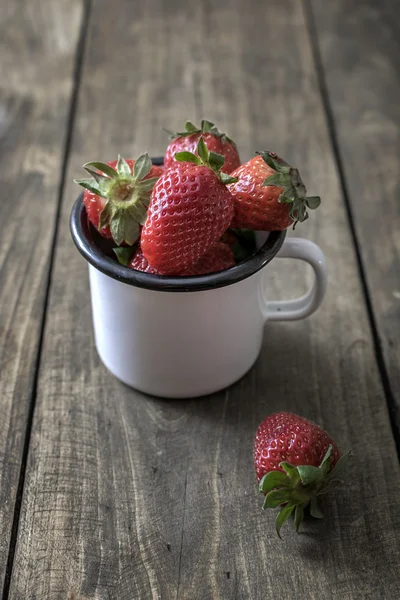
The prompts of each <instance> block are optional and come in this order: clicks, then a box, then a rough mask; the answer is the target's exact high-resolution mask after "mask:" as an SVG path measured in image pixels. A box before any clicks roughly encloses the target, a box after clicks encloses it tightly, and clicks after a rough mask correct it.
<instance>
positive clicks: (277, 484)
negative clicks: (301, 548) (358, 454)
mask: <svg viewBox="0 0 400 600" xmlns="http://www.w3.org/2000/svg"><path fill="white" fill-rule="evenodd" d="M351 455H352V453H351V451H349V452H347V453H346V454H343V456H341V457H340V459H339V460H338V462H337V463H336V465H335V466H334V468H333V469H331V466H332V445H330V446H329V448H328V450H327V452H326V454H325V456H324V458H323V460H322V462H321V464H320V465H319V467H313V466H310V465H303V466H298V467H295V466H293V465H291V464H289V463H287V462H281V463H280V465H279V466H280V467H281V469H283V471H270V472H269V473H267V474H266V475H264V477H263V478H262V479H261V481H260V486H259V489H260V492H262V493H263V494H266V496H265V500H264V505H263V509H264V510H265V509H266V508H277V507H278V506H280V507H281V510H280V511H279V513H278V516H277V518H276V522H275V525H276V532H277V534H278V536H279V537H281V535H280V530H281V527H282V525H283V524H284V523H285V522H286V521H287V520H288V519H289V517H290V516H291V515H292V514H293V513H294V525H295V528H296V531H297V532H299V528H300V525H301V523H302V521H303V517H304V510H305V508H307V507H308V508H309V510H310V514H311V516H312V517H314V518H316V519H321V518H322V517H323V514H322V511H321V507H320V496H321V495H323V494H326V493H327V492H329V491H330V490H331V489H332V488H334V487H335V486H336V485H337V484H338V483H341V476H342V474H343V472H344V471H345V469H346V467H347V463H348V461H349V459H350V458H351Z"/></svg>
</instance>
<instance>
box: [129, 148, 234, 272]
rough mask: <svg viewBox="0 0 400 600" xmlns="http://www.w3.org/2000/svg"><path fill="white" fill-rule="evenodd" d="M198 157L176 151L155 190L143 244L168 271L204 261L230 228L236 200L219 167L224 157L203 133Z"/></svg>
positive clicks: (155, 263)
mask: <svg viewBox="0 0 400 600" xmlns="http://www.w3.org/2000/svg"><path fill="white" fill-rule="evenodd" d="M197 152H198V155H199V156H195V155H194V154H191V153H190V152H180V153H178V154H177V155H176V157H177V159H178V160H179V161H184V162H179V163H177V164H176V166H174V167H173V168H171V169H167V170H166V171H165V172H164V174H163V175H162V176H161V177H160V179H159V180H158V181H157V183H156V185H155V186H154V189H153V192H152V194H151V201H150V206H149V210H148V215H147V219H146V222H145V225H144V227H143V230H142V234H141V242H140V245H141V248H142V250H143V254H144V255H145V257H146V258H147V260H148V261H149V263H150V265H151V266H152V267H153V268H154V269H156V270H157V271H158V272H159V273H161V274H163V275H174V274H176V273H181V272H182V271H184V270H185V269H187V268H188V267H190V266H191V265H193V264H194V263H195V262H197V261H198V260H199V258H201V257H202V256H203V255H204V254H205V253H206V252H207V250H208V249H209V248H210V247H211V246H212V245H213V244H214V243H215V242H216V241H217V240H218V239H219V238H220V236H221V235H222V234H223V232H224V231H225V230H226V229H227V228H228V227H229V224H230V222H231V219H232V216H233V201H232V197H231V195H230V193H229V192H228V189H227V187H226V185H225V183H229V182H232V181H234V180H233V179H232V178H231V177H229V176H228V175H225V174H224V173H221V172H220V168H221V166H222V165H223V161H224V159H223V157H222V156H220V155H218V154H215V153H214V152H208V150H207V147H206V145H205V143H204V141H203V138H200V140H199V143H198V148H197Z"/></svg>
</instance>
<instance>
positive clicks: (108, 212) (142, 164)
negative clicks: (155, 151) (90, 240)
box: [75, 154, 161, 245]
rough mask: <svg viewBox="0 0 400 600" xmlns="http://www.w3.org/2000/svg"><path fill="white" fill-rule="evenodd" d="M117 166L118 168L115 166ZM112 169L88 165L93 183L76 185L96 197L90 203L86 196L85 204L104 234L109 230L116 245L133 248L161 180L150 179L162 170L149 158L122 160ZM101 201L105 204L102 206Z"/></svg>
mask: <svg viewBox="0 0 400 600" xmlns="http://www.w3.org/2000/svg"><path fill="white" fill-rule="evenodd" d="M114 164H115V165H116V168H114V166H112V165H114ZM112 165H111V164H108V163H103V162H99V161H93V162H88V163H86V164H85V165H84V168H85V169H86V171H87V172H88V173H89V175H92V179H76V180H75V182H76V183H78V184H79V185H81V186H82V187H83V188H85V189H86V190H88V191H89V192H91V193H92V194H95V196H96V198H92V199H88V200H87V201H86V202H85V196H84V203H85V207H86V210H87V211H88V215H89V218H91V221H92V222H94V224H95V225H96V226H97V227H98V229H99V231H100V233H102V231H104V230H106V229H107V230H108V231H109V233H108V237H110V235H111V237H112V238H113V239H114V241H115V243H116V244H118V245H121V244H123V243H125V244H129V245H132V244H134V243H135V242H136V240H137V239H138V237H139V232H140V228H139V225H144V223H145V220H146V215H147V208H148V205H149V202H150V194H151V191H152V189H153V186H154V184H155V182H156V181H157V180H158V177H149V175H151V174H155V172H157V170H158V172H160V171H161V169H160V168H159V167H154V166H153V165H152V162H151V159H150V156H149V155H148V154H143V155H141V156H139V158H138V159H137V160H136V161H132V160H131V161H129V162H127V161H126V160H125V159H124V158H122V156H118V161H116V162H114V163H112ZM101 198H104V200H105V202H104V200H102V201H101V202H100V199H101ZM96 203H97V208H96V207H95V206H94V205H95V204H96ZM91 211H92V212H91ZM92 213H93V214H92Z"/></svg>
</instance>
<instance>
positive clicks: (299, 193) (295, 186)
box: [229, 152, 321, 231]
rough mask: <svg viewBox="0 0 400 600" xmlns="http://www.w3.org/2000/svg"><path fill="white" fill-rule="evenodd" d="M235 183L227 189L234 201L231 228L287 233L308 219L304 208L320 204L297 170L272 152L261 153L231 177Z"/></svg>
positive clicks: (312, 207)
mask: <svg viewBox="0 0 400 600" xmlns="http://www.w3.org/2000/svg"><path fill="white" fill-rule="evenodd" d="M231 175H232V177H237V182H236V183H232V184H231V185H230V186H229V190H230V192H231V194H232V196H233V197H234V199H235V217H234V219H233V222H232V227H246V228H248V229H255V230H263V231H278V230H282V229H286V228H287V227H289V225H291V224H292V223H293V229H294V227H295V225H296V223H297V222H298V221H305V220H306V219H307V218H308V212H307V208H310V209H315V208H318V206H319V205H320V203H321V199H320V198H319V196H309V197H306V194H307V190H306V188H305V187H304V184H303V182H302V180H301V178H300V174H299V172H298V170H297V169H295V168H294V167H291V166H290V165H288V164H287V163H286V162H285V161H283V160H282V159H281V158H279V157H278V156H277V155H276V154H275V153H274V152H263V153H261V154H259V155H258V156H255V157H253V158H252V159H250V160H249V161H248V162H247V163H244V164H243V165H241V166H240V167H238V168H237V169H235V170H234V171H233V172H232V173H231Z"/></svg>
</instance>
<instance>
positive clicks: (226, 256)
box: [181, 242, 236, 276]
mask: <svg viewBox="0 0 400 600" xmlns="http://www.w3.org/2000/svg"><path fill="white" fill-rule="evenodd" d="M235 264H236V263H235V256H234V254H233V252H232V250H231V249H230V248H229V246H227V245H226V244H223V243H222V242H215V244H214V245H213V246H211V248H210V249H209V250H208V251H207V252H206V253H205V254H204V255H203V256H202V257H201V258H200V259H199V260H198V261H197V262H196V263H195V264H194V265H192V266H191V267H188V268H187V269H185V270H184V271H183V272H182V273H181V275H185V276H187V275H206V274H207V273H216V272H217V271H223V270H224V269H229V268H230V267H234V266H235Z"/></svg>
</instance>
